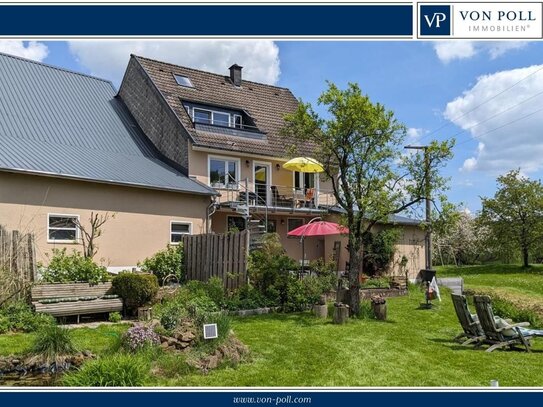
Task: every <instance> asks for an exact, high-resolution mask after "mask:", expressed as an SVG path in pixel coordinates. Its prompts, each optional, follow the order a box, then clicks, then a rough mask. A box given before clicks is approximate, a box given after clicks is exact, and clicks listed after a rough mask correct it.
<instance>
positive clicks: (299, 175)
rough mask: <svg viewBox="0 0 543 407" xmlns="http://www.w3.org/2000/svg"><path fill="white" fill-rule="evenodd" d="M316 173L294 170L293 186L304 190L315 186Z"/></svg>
mask: <svg viewBox="0 0 543 407" xmlns="http://www.w3.org/2000/svg"><path fill="white" fill-rule="evenodd" d="M316 176H317V174H313V173H309V172H298V171H295V172H294V188H296V189H298V190H304V191H305V190H306V189H308V188H315V177H316Z"/></svg>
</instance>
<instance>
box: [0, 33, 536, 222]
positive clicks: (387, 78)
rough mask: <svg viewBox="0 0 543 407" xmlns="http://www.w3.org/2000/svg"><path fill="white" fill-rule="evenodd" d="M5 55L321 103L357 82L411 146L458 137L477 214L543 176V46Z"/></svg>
mask: <svg viewBox="0 0 543 407" xmlns="http://www.w3.org/2000/svg"><path fill="white" fill-rule="evenodd" d="M0 52H6V53H9V54H14V55H19V56H22V57H26V58H29V59H34V60H37V61H42V62H45V63H49V64H52V65H56V66H61V67H64V68H67V69H71V70H75V71H78V72H84V73H88V74H92V75H96V76H99V77H102V78H106V79H109V80H111V81H112V82H113V84H114V85H115V86H116V87H118V85H119V84H120V81H121V80H122V75H123V72H124V69H125V68H126V64H127V63H128V59H129V56H130V54H131V53H134V54H137V55H142V56H147V57H150V58H155V59H159V60H163V61H167V62H172V63H176V64H181V65H185V66H190V67H194V68H199V69H204V70H209V71H212V72H217V73H224V74H226V73H227V72H228V67H229V66H230V65H231V64H233V63H238V64H240V65H242V66H243V67H244V68H243V75H244V78H246V79H250V80H254V81H258V82H264V83H269V84H274V85H278V86H283V87H287V88H290V89H291V90H292V92H293V93H294V95H295V96H296V97H299V98H302V99H303V100H304V101H305V102H311V103H312V104H314V105H315V104H316V100H317V98H318V96H319V95H320V93H321V92H322V91H323V90H324V89H325V87H326V81H327V80H329V81H332V82H334V83H336V84H337V85H338V86H340V87H345V86H346V84H347V83H348V82H357V83H358V84H359V85H360V87H361V89H362V91H363V92H364V93H366V94H367V95H368V96H369V97H370V99H371V100H372V101H373V102H379V103H382V104H384V105H385V106H386V107H387V108H388V109H390V110H392V111H394V113H395V115H396V117H397V118H398V119H399V120H400V121H401V122H403V123H404V124H405V125H406V127H407V128H408V136H407V139H406V143H408V144H424V143H428V142H430V141H431V140H433V139H437V140H443V139H446V138H450V137H455V138H456V140H457V144H456V147H455V148H454V158H453V159H452V160H451V161H450V162H449V164H448V165H447V167H446V168H445V169H444V170H443V175H444V176H446V177H450V182H449V186H450V190H449V191H448V196H449V199H450V201H452V202H454V203H457V204H462V206H463V207H464V208H465V209H466V210H468V211H470V212H472V213H475V212H476V211H477V210H479V209H480V197H481V196H492V195H493V194H494V192H495V190H496V181H495V180H496V177H497V176H498V175H500V174H504V173H506V172H507V171H509V170H512V169H520V170H521V173H522V174H524V175H526V176H528V177H530V178H533V179H539V178H541V175H542V174H543V159H542V157H543V42H539V43H538V42H522V41H501V42H497V41H486V42H473V41H459V40H452V41H441V42H430V41H427V42H419V41H403V42H395V41H342V42H337V41H275V42H274V41H271V40H243V41H226V40H224V41H203V40H192V41H190V40H167V41H156V40H153V41H142V40H134V41H126V40H102V41H82V40H79V41H75V40H74V41H54V42H26V41H0Z"/></svg>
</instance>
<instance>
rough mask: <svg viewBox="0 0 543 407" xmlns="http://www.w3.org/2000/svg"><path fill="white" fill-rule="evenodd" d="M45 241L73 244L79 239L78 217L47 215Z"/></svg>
mask: <svg viewBox="0 0 543 407" xmlns="http://www.w3.org/2000/svg"><path fill="white" fill-rule="evenodd" d="M47 222H48V223H47V240H48V241H50V242H70V243H74V242H76V241H77V239H79V228H78V227H77V224H78V223H79V216H78V215H52V214H49V215H48V221H47Z"/></svg>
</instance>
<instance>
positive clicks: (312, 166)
mask: <svg viewBox="0 0 543 407" xmlns="http://www.w3.org/2000/svg"><path fill="white" fill-rule="evenodd" d="M283 168H284V169H285V170H289V171H298V172H309V173H316V172H324V168H323V167H322V164H321V163H320V162H318V161H317V160H315V159H314V158H309V157H296V158H293V159H292V160H289V161H287V162H286V163H284V164H283Z"/></svg>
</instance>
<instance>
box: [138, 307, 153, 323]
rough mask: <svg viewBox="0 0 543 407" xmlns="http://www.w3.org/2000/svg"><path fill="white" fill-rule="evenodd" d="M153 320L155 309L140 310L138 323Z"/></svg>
mask: <svg viewBox="0 0 543 407" xmlns="http://www.w3.org/2000/svg"><path fill="white" fill-rule="evenodd" d="M152 318H153V308H151V307H139V308H138V321H150V320H151V319H152Z"/></svg>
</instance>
